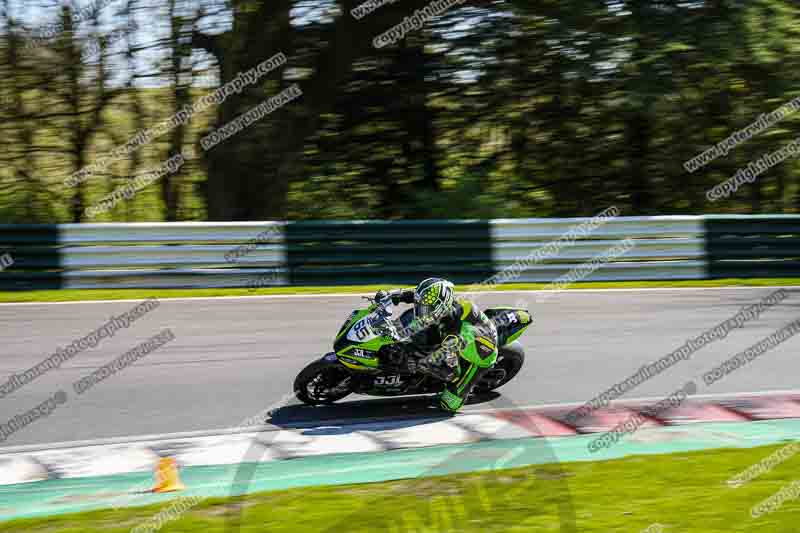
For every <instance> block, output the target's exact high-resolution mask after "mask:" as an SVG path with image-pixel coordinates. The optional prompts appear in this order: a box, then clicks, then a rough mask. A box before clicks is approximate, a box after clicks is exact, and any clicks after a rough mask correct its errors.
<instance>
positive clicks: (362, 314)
mask: <svg viewBox="0 0 800 533" xmlns="http://www.w3.org/2000/svg"><path fill="white" fill-rule="evenodd" d="M372 309H373V306H370V308H369V309H362V310H361V311H358V312H356V314H355V315H353V318H351V319H350V320H348V321H347V322H345V323H344V325H343V326H342V329H340V330H339V334H338V335H336V340H337V341H338V340H339V339H340V338H341V337H342V335H344V334H345V333H347V330H349V329H350V326H352V325H353V324H355V323H356V322H358V321H359V320H361V319H362V318H364V317H365V316H367V315H368V314H370V313H371V312H372ZM334 342H335V341H334Z"/></svg>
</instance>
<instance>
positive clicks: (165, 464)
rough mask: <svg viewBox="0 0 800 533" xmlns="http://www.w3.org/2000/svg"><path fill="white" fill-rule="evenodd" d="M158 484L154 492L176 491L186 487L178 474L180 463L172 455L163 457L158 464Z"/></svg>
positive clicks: (156, 475)
mask: <svg viewBox="0 0 800 533" xmlns="http://www.w3.org/2000/svg"><path fill="white" fill-rule="evenodd" d="M155 478H156V486H155V487H153V489H152V492H175V491H176V490H183V489H185V488H186V485H184V484H183V483H182V482H181V477H180V475H178V464H177V463H176V462H175V459H173V458H172V457H162V458H161V459H159V460H158V466H156V473H155Z"/></svg>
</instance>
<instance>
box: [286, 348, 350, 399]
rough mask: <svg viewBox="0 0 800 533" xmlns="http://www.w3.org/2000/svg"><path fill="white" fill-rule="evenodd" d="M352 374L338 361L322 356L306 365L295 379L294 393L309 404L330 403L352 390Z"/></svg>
mask: <svg viewBox="0 0 800 533" xmlns="http://www.w3.org/2000/svg"><path fill="white" fill-rule="evenodd" d="M351 382H352V376H351V375H350V372H348V371H347V369H346V368H344V367H343V366H342V365H341V364H339V362H338V361H330V360H328V359H327V358H322V359H319V360H317V361H314V362H313V363H311V364H310V365H308V366H307V367H305V368H304V369H303V370H302V371H301V372H300V373H299V374H298V375H297V377H296V378H295V380H294V394H295V396H296V397H297V399H298V400H300V401H301V402H303V403H305V404H308V405H329V404H332V403H333V402H336V401H338V400H341V399H342V398H344V397H345V396H347V395H348V394H350V393H351V392H353V390H352V388H351Z"/></svg>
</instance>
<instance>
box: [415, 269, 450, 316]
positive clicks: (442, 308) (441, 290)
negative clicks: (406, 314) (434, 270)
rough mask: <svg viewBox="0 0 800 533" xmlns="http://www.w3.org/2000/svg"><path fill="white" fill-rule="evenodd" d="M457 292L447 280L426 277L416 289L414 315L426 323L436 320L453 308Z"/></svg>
mask: <svg viewBox="0 0 800 533" xmlns="http://www.w3.org/2000/svg"><path fill="white" fill-rule="evenodd" d="M455 292H456V291H455V287H454V286H453V284H452V283H450V282H449V281H447V280H444V279H440V278H428V279H426V280H425V281H423V282H422V283H420V284H419V285H417V288H416V290H415V291H414V316H415V317H416V318H417V320H420V321H421V322H423V323H425V324H431V323H433V322H436V321H437V320H439V319H440V318H442V317H443V316H445V315H446V314H447V313H448V312H450V310H451V309H453V304H454V303H455Z"/></svg>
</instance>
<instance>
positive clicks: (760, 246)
mask: <svg viewBox="0 0 800 533" xmlns="http://www.w3.org/2000/svg"><path fill="white" fill-rule="evenodd" d="M705 231H706V253H707V257H708V269H709V272H708V277H709V278H710V279H720V278H779V277H793V276H798V275H800V216H793V215H774V216H769V215H762V216H748V217H744V216H724V215H714V216H708V217H705Z"/></svg>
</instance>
